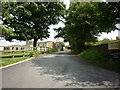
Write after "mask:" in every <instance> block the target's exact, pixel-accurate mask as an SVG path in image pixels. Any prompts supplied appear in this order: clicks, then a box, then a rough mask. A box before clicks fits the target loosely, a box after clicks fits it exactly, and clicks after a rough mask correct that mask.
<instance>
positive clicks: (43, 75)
mask: <svg viewBox="0 0 120 90" xmlns="http://www.w3.org/2000/svg"><path fill="white" fill-rule="evenodd" d="M2 79H3V80H2V87H3V88H115V87H118V73H116V72H113V71H109V70H106V69H103V68H100V67H97V66H95V65H93V64H90V63H89V62H87V61H85V60H83V59H82V58H81V57H80V56H76V55H73V54H71V53H70V52H69V51H62V52H58V53H53V54H48V55H45V56H43V57H37V58H35V59H33V60H30V61H27V62H25V63H21V64H18V65H15V66H12V67H9V68H5V69H3V70H2Z"/></svg>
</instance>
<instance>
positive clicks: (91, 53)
mask: <svg viewBox="0 0 120 90" xmlns="http://www.w3.org/2000/svg"><path fill="white" fill-rule="evenodd" d="M80 55H81V57H83V58H85V59H86V60H87V61H89V62H91V63H93V64H95V65H98V66H100V67H103V68H106V69H110V70H114V71H117V72H120V69H119V66H120V61H118V60H110V59H109V58H107V57H105V55H103V54H102V53H100V52H98V51H96V50H93V49H88V50H86V51H84V52H82V53H81V54H80Z"/></svg>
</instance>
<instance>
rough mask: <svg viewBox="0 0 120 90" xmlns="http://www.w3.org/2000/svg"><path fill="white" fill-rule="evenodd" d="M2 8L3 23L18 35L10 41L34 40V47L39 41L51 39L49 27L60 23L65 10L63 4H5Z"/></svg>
mask: <svg viewBox="0 0 120 90" xmlns="http://www.w3.org/2000/svg"><path fill="white" fill-rule="evenodd" d="M2 6H3V7H2V12H3V22H4V24H7V25H8V26H10V27H11V28H12V29H13V32H14V33H15V34H16V35H15V36H13V37H10V38H9V39H8V40H10V39H11V40H12V39H17V40H31V39H34V43H33V46H34V47H36V44H37V41H38V39H41V40H42V39H43V38H48V37H49V32H48V29H49V25H51V24H56V23H58V22H59V21H60V20H61V18H62V16H64V9H65V5H64V4H63V3H62V2H3V3H2ZM6 39H7V38H6Z"/></svg>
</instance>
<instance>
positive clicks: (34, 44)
mask: <svg viewBox="0 0 120 90" xmlns="http://www.w3.org/2000/svg"><path fill="white" fill-rule="evenodd" d="M37 41H38V39H34V42H33V47H36V46H37Z"/></svg>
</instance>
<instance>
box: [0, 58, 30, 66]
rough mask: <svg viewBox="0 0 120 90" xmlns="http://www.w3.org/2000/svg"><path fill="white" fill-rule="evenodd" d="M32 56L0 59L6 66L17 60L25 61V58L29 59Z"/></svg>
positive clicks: (0, 62)
mask: <svg viewBox="0 0 120 90" xmlns="http://www.w3.org/2000/svg"><path fill="white" fill-rule="evenodd" d="M28 58H30V57H22V58H19V59H16V58H14V59H9V60H1V61H0V65H1V66H6V65H9V64H13V63H16V62H19V61H23V60H25V59H28Z"/></svg>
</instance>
